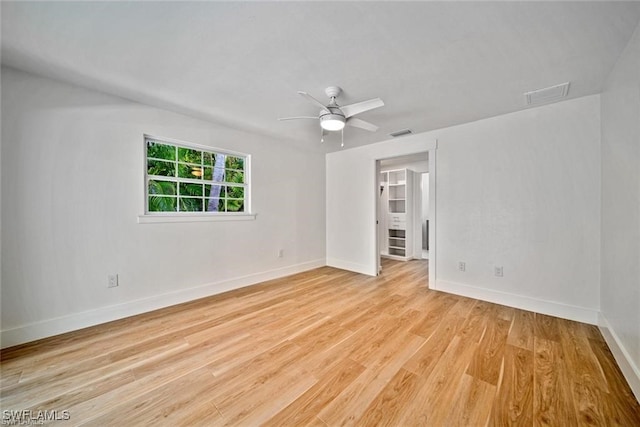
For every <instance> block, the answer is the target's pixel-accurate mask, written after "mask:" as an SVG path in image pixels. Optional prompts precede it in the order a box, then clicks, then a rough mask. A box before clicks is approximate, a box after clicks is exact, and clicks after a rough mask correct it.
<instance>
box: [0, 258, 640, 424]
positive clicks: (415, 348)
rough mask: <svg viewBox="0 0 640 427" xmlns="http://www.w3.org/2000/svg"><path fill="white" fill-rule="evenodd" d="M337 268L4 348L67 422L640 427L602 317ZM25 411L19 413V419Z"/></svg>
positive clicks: (13, 368) (4, 383) (386, 269)
mask: <svg viewBox="0 0 640 427" xmlns="http://www.w3.org/2000/svg"><path fill="white" fill-rule="evenodd" d="M427 276H428V274H427V264H426V262H424V261H411V262H396V261H390V260H385V261H384V264H383V274H382V275H381V276H380V277H377V278H376V277H367V276H362V275H358V274H355V273H350V272H345V271H341V270H337V269H333V268H329V267H324V268H320V269H316V270H313V271H310V272H305V273H301V274H297V275H294V276H290V277H286V278H283V279H278V280H273V281H270V282H265V283H262V284H259V285H255V286H252V287H248V288H244V289H240V290H236V291H232V292H228V293H226V294H222V295H217V296H214V297H210V298H205V299H202V300H198V301H194V302H190V303H187V304H182V305H179V306H174V307H169V308H166V309H163V310H158V311H154V312H151V313H147V314H144V315H140V316H135V317H131V318H128V319H123V320H119V321H115V322H111V323H108V324H104V325H100V326H97V327H93V328H87V329H84V330H81V331H76V332H73V333H69V334H65V335H60V336H57V337H53V338H49V339H45V340H41V341H38V342H34V343H30V344H25V345H22V346H18V347H14V348H11V349H7V350H4V351H2V355H1V365H0V367H1V376H0V378H1V382H0V385H1V400H0V402H1V405H0V406H1V407H2V409H3V410H4V411H23V410H31V411H32V412H31V415H37V414H38V412H37V411H42V410H47V411H54V410H55V411H68V414H69V417H70V419H69V420H66V421H55V422H53V423H54V424H56V425H95V426H109V425H113V426H116V425H117V426H120V425H172V426H173V425H206V426H216V425H233V426H245V425H246V426H253V425H270V426H298V425H312V426H326V425H329V426H336V425H363V426H365V425H366V426H374V425H375V426H378V425H384V426H412V425H420V426H427V425H428V426H485V425H491V426H509V425H514V426H534V425H535V426H543V425H548V426H577V425H602V426H604V425H620V426H640V405H639V404H638V402H637V401H636V400H635V398H634V397H633V395H632V393H631V390H630V389H629V387H628V385H627V383H626V382H625V380H624V378H623V376H622V374H621V372H620V370H619V369H618V367H617V365H616V363H615V361H614V359H613V356H612V355H611V352H610V351H609V349H608V347H607V345H606V344H605V342H604V340H603V338H602V336H601V335H600V333H599V331H598V329H597V328H596V327H594V326H590V325H585V324H581V323H576V322H571V321H567V320H562V319H558V318H554V317H550V316H544V315H540V314H535V313H531V312H526V311H522V310H517V309H513V308H509V307H504V306H500V305H496V304H490V303H486V302H482V301H476V300H472V299H469V298H464V297H458V296H454V295H450V294H446V293H442V292H436V291H431V290H428V289H427V287H426V283H427ZM7 414H12V412H8V413H7V412H3V423H5V422H4V421H6V419H7V417H8V416H9V415H7Z"/></svg>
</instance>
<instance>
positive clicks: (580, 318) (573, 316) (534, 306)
mask: <svg viewBox="0 0 640 427" xmlns="http://www.w3.org/2000/svg"><path fill="white" fill-rule="evenodd" d="M435 289H436V290H438V291H443V292H449V293H451V294H456V295H462V296H465V297H469V298H475V299H479V300H482V301H488V302H493V303H496V304H502V305H507V306H509V307H514V308H520V309H522V310H528V311H534V312H536V313H541V314H547V315H549V316H555V317H561V318H563V319H569V320H575V321H577V322H583V323H589V324H590V325H597V324H598V311H597V310H595V309H590V308H584V307H577V306H573V305H568V304H562V303H559V302H554V301H546V300H541V299H537V298H531V297H526V296H522V295H516V294H511V293H507V292H500V291H496V290H493V289H486V288H479V287H476V286H470V285H464V284H461V283H454V282H445V281H442V280H438V281H436V287H435Z"/></svg>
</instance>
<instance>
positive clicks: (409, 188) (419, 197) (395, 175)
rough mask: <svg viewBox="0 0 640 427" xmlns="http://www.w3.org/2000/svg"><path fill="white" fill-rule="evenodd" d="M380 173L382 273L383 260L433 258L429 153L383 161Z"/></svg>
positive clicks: (380, 250)
mask: <svg viewBox="0 0 640 427" xmlns="http://www.w3.org/2000/svg"><path fill="white" fill-rule="evenodd" d="M376 174H377V180H376V194H377V196H378V197H377V209H376V211H377V212H376V214H377V230H376V232H377V239H376V243H377V246H378V249H377V253H378V274H380V272H381V271H382V258H389V259H394V260H398V261H410V260H414V259H429V256H428V255H429V252H428V251H429V243H428V241H429V232H428V229H429V224H428V223H427V222H426V221H427V219H428V215H429V181H428V177H429V153H428V152H426V151H425V152H422V153H416V154H411V155H404V156H397V157H392V158H386V159H379V160H377V162H376ZM423 181H424V183H423Z"/></svg>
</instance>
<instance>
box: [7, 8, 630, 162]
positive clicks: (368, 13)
mask: <svg viewBox="0 0 640 427" xmlns="http://www.w3.org/2000/svg"><path fill="white" fill-rule="evenodd" d="M1 7H2V11H1V13H2V63H3V64H5V65H8V66H12V67H15V68H20V69H24V70H26V71H30V72H33V73H37V74H41V75H45V76H49V77H53V78H58V79H62V80H65V81H70V82H73V83H77V84H81V85H84V86H88V87H91V88H94V89H97V90H102V91H105V92H108V93H113V94H116V95H120V96H124V97H126V98H129V99H133V100H136V101H140V102H144V103H147V104H151V105H156V106H159V107H163V108H167V109H171V110H174V111H178V112H183V113H188V114H191V115H194V116H198V117H201V118H206V119H207V120H210V121H213V122H217V123H221V124H225V125H227V126H231V127H234V128H239V129H244V130H248V131H251V132H256V133H260V134H265V135H269V136H273V137H276V138H278V139H281V140H285V141H288V142H290V143H292V144H294V145H297V146H299V147H302V148H310V149H323V150H329V151H333V150H339V149H340V144H339V142H338V141H337V139H338V138H334V140H333V141H332V140H329V141H328V142H326V143H325V144H323V145H320V142H319V129H318V125H317V123H315V122H313V121H295V122H294V121H288V122H279V121H277V120H276V119H277V118H278V117H282V116H295V115H314V114H317V113H318V110H317V108H315V107H314V106H313V105H311V104H309V103H308V102H307V101H305V100H304V99H303V98H302V97H300V96H299V95H297V94H296V91H298V90H303V91H307V92H309V93H311V94H312V95H314V96H315V97H316V98H319V99H321V100H322V101H324V100H325V99H326V98H325V96H324V88H325V87H327V86H330V85H338V86H341V87H342V88H343V89H344V95H343V97H342V98H340V99H339V100H338V101H339V103H340V104H342V105H345V104H349V103H352V102H358V101H362V100H366V99H369V98H374V97H380V98H382V99H383V100H384V102H385V104H386V105H385V106H384V107H382V108H379V109H376V110H372V111H370V112H366V113H363V114H362V115H359V116H358V117H360V118H362V119H364V120H367V121H370V122H373V123H375V124H377V125H378V126H380V130H379V131H378V132H377V133H369V132H366V131H363V130H360V129H354V128H346V133H345V146H346V147H349V146H356V145H362V144H368V143H372V142H377V141H383V140H386V139H389V136H388V133H390V132H393V131H396V130H399V129H403V128H410V129H412V130H413V132H414V133H417V132H423V131H427V130H431V129H437V128H441V127H446V126H451V125H455V124H459V123H465V122H470V121H473V120H478V119H482V118H486V117H491V116H495V115H499V114H503V113H507V112H512V111H517V110H521V109H523V108H526V107H525V104H524V96H523V93H524V92H526V91H530V90H534V89H539V88H543V87H547V86H551V85H555V84H558V83H563V82H566V81H571V89H570V93H569V97H570V98H574V97H579V96H584V95H589V94H593V93H598V92H600V91H601V88H602V85H603V82H604V80H605V78H606V76H607V74H608V73H609V71H610V70H611V68H612V67H613V65H614V63H615V61H616V59H617V58H618V56H619V55H620V53H621V51H622V49H623V48H624V46H625V45H626V43H627V41H628V40H629V38H630V36H631V34H632V33H633V30H634V28H635V27H636V25H637V23H638V21H639V19H640V3H639V2H611V1H607V2H579V3H575V2H550V1H545V2H402V3H398V2H277V3H272V2H153V3H151V2H106V3H97V2H65V3H62V2H42V3H35V2H2V6H1ZM334 136H335V135H334ZM320 147H322V148H320Z"/></svg>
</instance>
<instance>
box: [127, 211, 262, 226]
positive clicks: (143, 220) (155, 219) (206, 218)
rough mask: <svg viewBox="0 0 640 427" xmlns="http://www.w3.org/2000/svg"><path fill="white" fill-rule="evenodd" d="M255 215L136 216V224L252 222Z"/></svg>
mask: <svg viewBox="0 0 640 427" xmlns="http://www.w3.org/2000/svg"><path fill="white" fill-rule="evenodd" d="M255 219H256V214H247V213H245V214H226V215H225V214H217V215H171V214H168V215H138V224H156V223H167V222H217V221H253V220H255Z"/></svg>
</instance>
